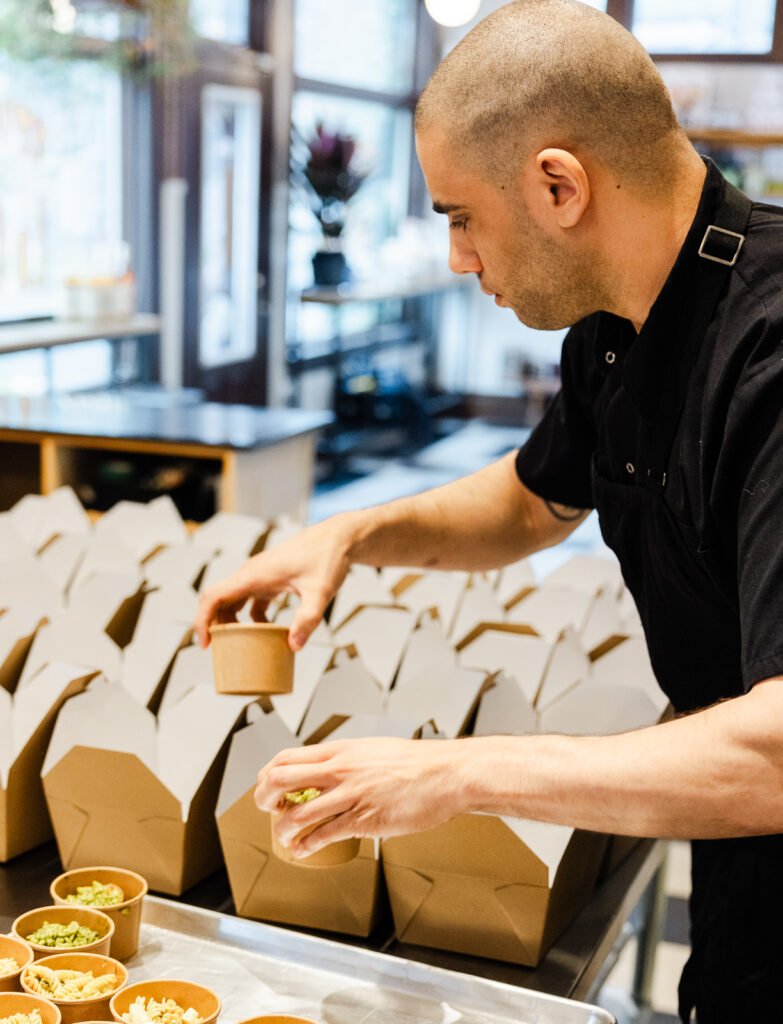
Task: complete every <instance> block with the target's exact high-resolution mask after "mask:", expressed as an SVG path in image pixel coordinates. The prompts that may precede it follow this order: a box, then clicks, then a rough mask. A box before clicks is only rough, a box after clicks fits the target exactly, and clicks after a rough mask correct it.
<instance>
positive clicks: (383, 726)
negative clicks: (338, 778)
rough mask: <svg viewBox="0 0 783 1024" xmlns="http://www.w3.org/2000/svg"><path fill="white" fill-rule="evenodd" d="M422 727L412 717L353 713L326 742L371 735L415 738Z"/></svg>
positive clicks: (403, 738)
mask: <svg viewBox="0 0 783 1024" xmlns="http://www.w3.org/2000/svg"><path fill="white" fill-rule="evenodd" d="M420 727H421V722H416V721H413V720H411V719H408V720H407V721H406V720H405V719H400V718H390V717H388V716H387V715H352V716H351V717H350V718H349V719H348V720H347V721H345V722H343V724H342V725H340V726H338V727H337V728H336V729H335V730H334V732H330V733H329V736H328V739H327V741H326V742H328V743H331V742H332V740H362V739H366V738H367V737H371V736H392V737H396V738H397V739H401V740H409V739H412V738H413V734H414V733H415V732H416V731H417V730H418V729H419V728H420Z"/></svg>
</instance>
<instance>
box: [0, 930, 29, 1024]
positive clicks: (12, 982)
mask: <svg viewBox="0 0 783 1024" xmlns="http://www.w3.org/2000/svg"><path fill="white" fill-rule="evenodd" d="M6 958H10V959H11V960H16V962H17V963H18V964H19V968H18V970H16V971H14V972H13V974H4V975H3V976H2V977H1V978H0V992H21V991H22V985H21V982H20V981H19V975H20V974H21V973H22V971H23V970H24V969H25V967H27V966H28V965H29V964H31V963H32V962H33V960H34V959H35V954H34V953H33V948H32V946H31V945H30V943H29V942H24V941H23V940H22V939H18V938H16V936H14V935H0V960H5V959H6ZM0 1016H2V1014H0Z"/></svg>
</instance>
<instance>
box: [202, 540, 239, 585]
mask: <svg viewBox="0 0 783 1024" xmlns="http://www.w3.org/2000/svg"><path fill="white" fill-rule="evenodd" d="M246 561H247V558H246V556H245V555H243V554H242V553H241V552H237V551H231V550H228V551H224V552H222V553H221V554H219V555H215V556H214V557H213V558H211V559H210V561H209V562H208V563H207V567H206V568H205V569H204V573H203V575H202V577H201V582H200V584H199V592H200V593H203V592H204V591H205V590H207V589H208V588H209V587H213V586H215V584H216V583H222V581H223V580H224V579H226V578H227V577H228V576H232V575H233V574H234V573H235V572H236V571H237V569H241V568H242V566H243V565H244V564H245V562H246Z"/></svg>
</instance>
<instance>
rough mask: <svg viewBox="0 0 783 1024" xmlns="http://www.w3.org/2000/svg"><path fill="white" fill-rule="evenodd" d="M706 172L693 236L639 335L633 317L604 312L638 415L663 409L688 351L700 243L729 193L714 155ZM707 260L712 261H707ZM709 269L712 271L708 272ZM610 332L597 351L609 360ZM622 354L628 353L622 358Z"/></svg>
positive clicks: (647, 415) (700, 267) (701, 262)
mask: <svg viewBox="0 0 783 1024" xmlns="http://www.w3.org/2000/svg"><path fill="white" fill-rule="evenodd" d="M705 163H706V164H707V176H706V178H705V180H704V187H703V188H702V193H701V198H700V200H699V205H698V208H697V210H696V215H695V216H694V219H693V222H692V224H691V227H690V230H689V231H688V235H687V237H686V239H685V241H684V243H683V245H682V248H681V249H680V252H679V255H678V256H677V260H676V262H675V264H674V266H673V267H672V270H671V273H670V274H669V276H668V278H667V279H666V283H665V284H664V286H663V288H662V289H661V292H660V294H659V295H658V298H657V299H656V300H655V303H654V305H653V307H652V309H651V310H650V315H649V316H648V317H647V320H646V322H645V324H644V326H643V327H642V330H641V332H640V333H639V335H638V336H637V335H636V332H635V330H634V328H633V325H632V324H631V322H630V321H629V320H624V319H622V318H620V317H616V316H610V314H604V313H602V314H601V317H602V318H603V319H602V323H601V325H600V328H599V331H598V334H599V336H600V335H601V334H603V333H604V330H603V329H604V328H607V329H608V330H609V331H611V332H613V333H612V335H611V336H612V337H616V339H617V341H616V344H617V351H618V355H620V356H621V359H622V365H621V368H618V369H620V372H621V373H622V381H623V386H624V388H625V390H626V392H627V394H628V396H629V398H630V399H631V401H632V402H633V404H634V406H635V407H636V409H637V411H638V412H639V414H640V415H641V416H642V417H643V418H644V419H646V420H648V421H651V420H652V419H653V417H654V415H655V412H656V409H657V408H658V404H659V400H660V396H661V392H662V389H663V388H664V387H665V386H666V381H667V379H668V377H669V374H670V370H671V363H672V360H678V359H679V358H680V357H681V355H682V354H683V353H684V352H685V350H686V347H687V345H686V342H687V340H688V335H689V331H690V329H691V315H692V306H693V296H694V294H695V292H696V289H698V287H699V280H700V277H701V275H702V273H703V272H705V264H706V261H705V260H703V259H702V258H701V257H700V256H699V246H700V245H701V243H702V239H703V238H704V233H705V231H706V230H707V227H708V226H709V225H710V224H711V223H713V221H714V219H715V215H716V213H717V211H718V210H719V209H720V207H721V205H722V203H723V199H724V195H725V192H726V180H725V178H724V177H723V175H722V174H721V173H720V171H719V170H718V169H717V167H715V165H714V164H713V163H712V161H710V160H706V161H705ZM707 265H708V264H707ZM707 272H708V271H707ZM605 338H606V335H605V334H604V344H602V345H601V351H600V352H599V353H596V355H597V356H598V357H599V359H600V361H601V362H602V363H603V362H604V360H605V352H604V349H605V348H606V344H605ZM623 353H625V355H624V357H623Z"/></svg>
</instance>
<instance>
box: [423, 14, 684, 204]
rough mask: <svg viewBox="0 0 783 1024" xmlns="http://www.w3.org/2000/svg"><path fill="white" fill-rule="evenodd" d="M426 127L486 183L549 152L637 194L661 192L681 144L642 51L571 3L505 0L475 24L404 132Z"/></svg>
mask: <svg viewBox="0 0 783 1024" xmlns="http://www.w3.org/2000/svg"><path fill="white" fill-rule="evenodd" d="M430 129H434V130H436V131H438V132H439V133H441V134H442V135H444V136H445V137H446V138H448V139H449V143H450V145H452V146H453V147H454V149H455V152H458V153H459V154H460V156H461V157H463V158H464V159H466V160H467V161H469V162H470V163H471V164H472V165H473V166H474V168H475V169H476V171H477V172H479V173H481V174H482V176H484V177H486V178H488V179H489V180H491V181H493V182H495V183H504V182H505V181H508V180H509V179H510V178H511V177H513V175H514V174H515V173H516V171H517V169H518V167H519V165H520V161H521V160H523V159H524V158H525V156H526V155H528V154H530V153H533V152H536V151H537V150H539V149H543V148H546V147H548V146H556V147H559V148H562V149H567V150H569V151H573V152H575V153H577V154H579V155H580V156H582V155H585V154H588V155H590V156H592V157H593V158H594V159H597V160H599V161H600V162H601V163H602V164H603V165H604V167H605V168H606V169H607V170H608V171H609V172H610V173H611V174H612V175H613V176H615V177H616V179H617V181H618V184H623V185H625V186H626V187H628V188H631V189H638V190H646V191H647V192H648V194H649V193H650V192H659V191H661V190H666V189H668V188H669V187H670V186H671V184H672V182H673V181H674V179H675V175H676V169H675V164H676V159H674V158H675V157H676V155H677V152H678V150H681V149H682V148H683V147H688V143H687V140H686V138H685V136H684V133H683V132H682V130H681V129H680V128H679V126H678V124H677V119H676V117H675V114H674V111H673V109H672V105H671V100H670V98H669V94H668V92H667V90H666V86H665V85H664V83H663V81H662V80H661V77H660V75H659V74H658V71H657V69H656V67H655V65H654V64H653V62H652V60H651V59H650V57H649V55H648V54H647V53H646V52H645V50H644V49H643V48H642V46H641V45H640V44H639V43H638V42H637V41H636V39H634V37H633V36H632V35H631V34H630V33H629V32H627V31H626V30H625V29H624V28H622V26H621V25H619V24H618V23H617V22H616V21H615V20H614V19H613V18H610V17H609V16H608V15H605V14H602V13H601V12H599V11H596V10H595V9H593V8H591V7H588V6H587V5H586V4H583V3H579V2H577V0H514V2H513V3H509V4H506V5H505V6H504V7H501V8H500V9H499V10H497V11H495V12H494V13H493V14H491V15H489V17H487V18H485V19H484V20H483V21H482V22H480V23H479V24H478V25H477V26H476V27H475V28H474V29H473V31H472V32H470V33H469V34H468V35H467V36H466V37H465V38H464V39H463V40H462V42H460V43H459V45H458V46H456V47H455V48H454V49H453V50H452V51H451V52H450V53H449V54H448V55H447V56H446V57H445V59H444V60H443V61H442V62H441V64H440V65H439V66H438V68H437V69H436V71H435V73H434V74H433V76H432V78H431V79H430V81H429V83H428V84H427V86H426V88H425V90H424V92H423V93H422V95H421V98H420V99H419V103H418V106H417V109H416V130H417V132H419V133H424V132H427V131H429V130H430ZM688 148H689V147H688Z"/></svg>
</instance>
